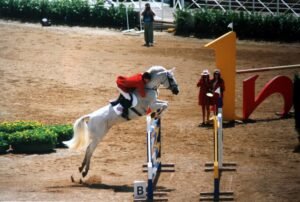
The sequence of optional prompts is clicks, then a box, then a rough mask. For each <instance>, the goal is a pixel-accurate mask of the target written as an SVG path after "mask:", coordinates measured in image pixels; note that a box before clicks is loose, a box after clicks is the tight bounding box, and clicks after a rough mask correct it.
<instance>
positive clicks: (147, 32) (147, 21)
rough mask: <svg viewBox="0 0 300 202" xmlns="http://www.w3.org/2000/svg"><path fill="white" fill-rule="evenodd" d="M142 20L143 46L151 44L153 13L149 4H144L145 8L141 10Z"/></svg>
mask: <svg viewBox="0 0 300 202" xmlns="http://www.w3.org/2000/svg"><path fill="white" fill-rule="evenodd" d="M142 16H143V22H144V39H145V44H144V46H148V47H149V46H153V21H154V16H155V13H154V12H153V11H152V9H151V7H150V4H149V3H146V4H145V10H144V11H143V12H142Z"/></svg>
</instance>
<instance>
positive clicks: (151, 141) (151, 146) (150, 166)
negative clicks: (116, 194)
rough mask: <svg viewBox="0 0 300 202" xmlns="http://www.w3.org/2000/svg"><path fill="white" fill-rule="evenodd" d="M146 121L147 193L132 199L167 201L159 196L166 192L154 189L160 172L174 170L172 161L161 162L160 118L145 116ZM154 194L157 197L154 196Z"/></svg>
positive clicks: (145, 170) (145, 168)
mask: <svg viewBox="0 0 300 202" xmlns="http://www.w3.org/2000/svg"><path fill="white" fill-rule="evenodd" d="M146 122H147V133H146V134H147V163H146V164H143V166H142V167H143V172H147V176H148V177H147V190H146V192H147V194H146V198H139V199H136V198H135V199H134V201H153V200H154V199H155V200H159V201H162V200H163V201H167V200H168V199H167V198H161V197H162V196H165V195H166V193H162V192H157V191H155V188H156V185H157V183H158V179H159V176H160V174H161V173H162V172H175V165H174V164H173V163H169V164H162V163H161V159H160V158H161V154H162V153H161V139H162V138H161V118H160V117H157V118H151V116H147V117H146ZM155 196H157V197H159V198H157V199H156V198H155Z"/></svg>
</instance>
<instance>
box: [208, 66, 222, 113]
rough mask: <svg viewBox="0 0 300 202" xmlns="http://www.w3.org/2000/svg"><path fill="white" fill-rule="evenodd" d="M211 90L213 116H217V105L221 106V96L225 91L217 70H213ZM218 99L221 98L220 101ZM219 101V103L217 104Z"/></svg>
mask: <svg viewBox="0 0 300 202" xmlns="http://www.w3.org/2000/svg"><path fill="white" fill-rule="evenodd" d="M218 88H219V90H218ZM211 90H212V92H213V97H212V99H211V105H212V106H213V111H214V114H217V110H218V105H220V107H222V106H223V96H224V91H225V82H224V80H223V79H222V77H221V72H220V70H219V69H216V70H214V76H213V79H212V80H211ZM219 97H220V98H221V99H220V100H219ZM219 101H220V102H221V103H219Z"/></svg>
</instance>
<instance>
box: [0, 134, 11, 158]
mask: <svg viewBox="0 0 300 202" xmlns="http://www.w3.org/2000/svg"><path fill="white" fill-rule="evenodd" d="M8 149H9V143H8V134H7V133H3V132H0V154H3V153H5V152H6V151H7V150H8Z"/></svg>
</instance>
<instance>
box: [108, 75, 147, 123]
mask: <svg viewBox="0 0 300 202" xmlns="http://www.w3.org/2000/svg"><path fill="white" fill-rule="evenodd" d="M150 80H151V74H150V73H149V72H144V73H139V74H135V75H133V76H130V77H125V76H118V77H117V81H116V83H117V86H118V90H119V91H120V93H121V95H120V97H119V99H118V100H117V101H116V102H120V104H121V105H122V106H123V112H122V117H124V118H126V119H127V120H129V118H128V109H129V108H130V107H131V105H132V95H131V93H132V92H133V91H134V90H137V92H138V93H139V94H140V96H141V97H146V92H145V85H146V84H147V83H149V82H150ZM121 100H122V102H121ZM116 102H113V103H112V105H114V104H116Z"/></svg>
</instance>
